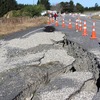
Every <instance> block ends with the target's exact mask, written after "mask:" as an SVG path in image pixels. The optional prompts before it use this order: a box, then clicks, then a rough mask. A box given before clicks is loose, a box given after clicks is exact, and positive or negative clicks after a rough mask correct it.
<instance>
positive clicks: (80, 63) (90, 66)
mask: <svg viewBox="0 0 100 100" xmlns="http://www.w3.org/2000/svg"><path fill="white" fill-rule="evenodd" d="M63 38H64V39H63V40H62V41H54V40H52V41H53V44H52V45H51V46H54V45H56V44H57V45H59V44H60V45H61V47H62V48H64V49H65V50H66V51H67V53H68V54H69V55H70V56H72V57H74V58H75V61H74V62H73V63H71V64H69V65H68V66H64V65H63V64H61V63H60V62H50V63H47V64H42V60H43V59H44V58H45V57H46V53H47V51H48V50H49V49H50V47H48V50H45V52H44V54H43V56H42V57H41V58H39V59H37V60H36V62H37V61H38V62H39V64H37V67H40V68H42V70H41V72H40V73H42V74H40V76H41V77H39V78H38V80H37V81H35V82H32V83H30V84H28V87H26V89H23V90H22V89H21V91H19V94H18V95H16V96H15V97H13V100H21V99H22V98H24V99H25V98H27V94H28V92H29V91H30V92H29V94H30V95H29V98H30V99H29V98H28V99H29V100H34V95H35V93H36V90H37V89H38V88H39V87H40V86H41V85H43V86H45V84H48V83H49V81H50V80H51V79H52V77H55V76H57V75H59V74H61V73H67V72H70V70H72V68H74V69H75V70H76V71H83V72H84V71H89V72H92V73H93V77H94V78H91V79H89V80H86V81H85V82H84V83H83V84H82V86H81V87H80V88H79V89H78V90H77V91H75V92H73V93H72V94H71V95H70V96H69V97H68V98H67V100H71V98H73V97H75V95H77V94H78V93H80V92H81V91H82V88H83V87H84V85H85V84H86V83H87V82H88V81H90V80H94V81H95V82H96V81H97V79H98V78H99V73H100V72H99V69H100V62H99V61H98V58H97V57H96V56H95V55H94V54H92V53H90V52H88V51H87V50H85V49H84V48H83V47H82V46H80V44H78V43H75V42H73V41H71V40H68V39H67V37H66V36H65V37H63ZM29 51H30V50H29ZM31 51H32V50H31ZM31 51H30V52H31ZM40 51H42V49H41V50H40ZM9 52H10V51H9ZM21 52H23V51H21ZM25 52H26V51H25ZM20 54H21V53H20ZM16 55H18V54H16ZM22 55H24V53H23V54H22ZM8 56H9V57H10V55H8ZM12 57H13V56H12ZM26 66H27V67H28V66H29V65H26ZM30 66H31V67H32V66H34V65H30ZM44 66H45V68H46V69H49V67H51V69H49V70H48V71H45V70H46V69H44V68H43V67H44ZM54 66H57V67H58V69H57V67H54ZM62 66H63V68H62ZM53 67H54V69H53V70H54V71H53V70H52V68H53ZM29 68H30V67H28V68H27V69H29ZM34 68H36V67H34ZM19 69H20V68H19ZM20 70H23V68H22V69H20ZM39 70H40V69H39ZM37 71H38V70H37ZM50 71H51V72H50ZM12 72H13V71H12ZM19 73H20V72H19ZM32 74H33V73H32ZM5 77H7V76H5ZM6 100H7V99H6ZM9 100H10V99H9Z"/></svg>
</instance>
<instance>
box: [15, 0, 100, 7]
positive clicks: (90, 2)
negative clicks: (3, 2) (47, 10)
mask: <svg viewBox="0 0 100 100" xmlns="http://www.w3.org/2000/svg"><path fill="white" fill-rule="evenodd" d="M16 1H17V2H18V3H22V4H33V3H34V4H36V3H37V1H38V0H16ZM49 1H50V3H51V4H57V3H59V2H62V1H63V2H66V1H68V2H69V1H70V0H49ZM73 1H74V3H75V4H76V3H80V4H82V5H83V6H84V7H91V6H94V5H95V3H98V5H99V6H100V0H73Z"/></svg>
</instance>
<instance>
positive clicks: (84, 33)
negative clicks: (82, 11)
mask: <svg viewBox="0 0 100 100" xmlns="http://www.w3.org/2000/svg"><path fill="white" fill-rule="evenodd" d="M82 35H83V36H86V35H87V26H86V21H84V26H83V34H82Z"/></svg>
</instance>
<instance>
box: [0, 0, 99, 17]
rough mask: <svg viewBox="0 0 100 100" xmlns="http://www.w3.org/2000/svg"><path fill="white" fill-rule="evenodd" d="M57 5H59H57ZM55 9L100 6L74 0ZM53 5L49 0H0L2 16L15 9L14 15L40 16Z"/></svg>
mask: <svg viewBox="0 0 100 100" xmlns="http://www.w3.org/2000/svg"><path fill="white" fill-rule="evenodd" d="M57 5H58V6H59V7H57ZM57 5H56V6H55V8H54V9H57V10H58V11H59V10H60V11H61V12H62V13H63V12H68V13H70V12H81V13H83V12H84V11H91V10H100V6H99V5H98V4H97V3H95V5H94V7H84V6H83V5H81V4H80V3H77V4H76V5H75V4H74V2H73V0H70V1H69V2H60V3H59V4H57ZM52 7H53V5H51V4H50V2H49V0H38V1H37V4H35V5H34V4H31V5H24V4H18V3H17V1H16V0H0V17H2V16H4V15H5V14H6V13H7V12H9V11H13V16H15V17H19V16H30V17H33V16H39V15H40V13H41V12H42V11H43V10H50V9H51V8H52Z"/></svg>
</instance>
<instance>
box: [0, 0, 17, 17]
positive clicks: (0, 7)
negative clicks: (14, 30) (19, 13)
mask: <svg viewBox="0 0 100 100" xmlns="http://www.w3.org/2000/svg"><path fill="white" fill-rule="evenodd" d="M16 9H17V2H16V0H0V17H2V16H3V15H4V14H6V13H7V12H9V11H11V10H16Z"/></svg>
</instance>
